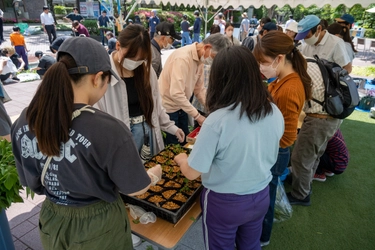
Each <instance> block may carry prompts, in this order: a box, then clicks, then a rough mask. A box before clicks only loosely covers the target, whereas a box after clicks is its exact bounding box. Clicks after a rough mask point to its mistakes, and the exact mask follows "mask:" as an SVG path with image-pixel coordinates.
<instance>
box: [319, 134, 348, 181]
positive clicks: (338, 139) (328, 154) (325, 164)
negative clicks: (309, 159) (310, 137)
mask: <svg viewBox="0 0 375 250" xmlns="http://www.w3.org/2000/svg"><path fill="white" fill-rule="evenodd" d="M348 162H349V152H348V148H347V147H346V144H345V141H344V137H343V135H342V133H341V131H340V129H338V130H337V131H336V133H335V134H334V135H333V136H332V138H331V139H329V141H328V143H327V147H326V150H325V151H324V153H323V155H322V156H321V157H320V160H319V165H318V168H317V169H316V171H315V174H314V178H313V180H314V181H320V182H324V181H326V176H329V177H332V176H334V175H335V174H342V173H343V172H344V171H345V169H346V167H347V166H348Z"/></svg>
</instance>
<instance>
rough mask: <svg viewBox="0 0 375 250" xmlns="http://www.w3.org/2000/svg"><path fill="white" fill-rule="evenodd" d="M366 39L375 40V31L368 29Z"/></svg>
mask: <svg viewBox="0 0 375 250" xmlns="http://www.w3.org/2000/svg"><path fill="white" fill-rule="evenodd" d="M365 37H367V38H375V30H373V29H368V30H366V31H365Z"/></svg>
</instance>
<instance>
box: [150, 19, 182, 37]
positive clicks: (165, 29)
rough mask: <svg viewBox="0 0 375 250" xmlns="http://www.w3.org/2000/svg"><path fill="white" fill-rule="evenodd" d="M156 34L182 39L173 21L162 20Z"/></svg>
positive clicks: (156, 28) (157, 26)
mask: <svg viewBox="0 0 375 250" xmlns="http://www.w3.org/2000/svg"><path fill="white" fill-rule="evenodd" d="M155 31H156V34H158V35H160V36H171V37H173V38H174V39H177V40H181V36H180V35H178V34H177V33H176V31H175V30H174V25H173V23H168V22H161V23H159V24H158V25H156V27H155Z"/></svg>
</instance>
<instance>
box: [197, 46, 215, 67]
mask: <svg viewBox="0 0 375 250" xmlns="http://www.w3.org/2000/svg"><path fill="white" fill-rule="evenodd" d="M200 60H201V62H202V63H203V64H205V65H212V62H213V61H214V59H213V58H212V57H211V50H210V54H209V55H208V57H207V58H204V54H203V56H201V58H200Z"/></svg>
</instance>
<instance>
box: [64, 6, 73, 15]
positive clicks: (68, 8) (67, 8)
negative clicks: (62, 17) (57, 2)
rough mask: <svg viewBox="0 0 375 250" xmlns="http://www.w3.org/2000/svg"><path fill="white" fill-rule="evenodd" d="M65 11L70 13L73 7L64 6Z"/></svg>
mask: <svg viewBox="0 0 375 250" xmlns="http://www.w3.org/2000/svg"><path fill="white" fill-rule="evenodd" d="M65 11H66V13H67V14H68V13H72V12H73V7H65Z"/></svg>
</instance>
